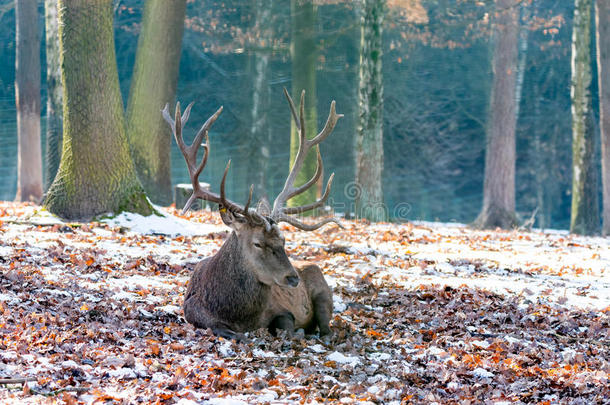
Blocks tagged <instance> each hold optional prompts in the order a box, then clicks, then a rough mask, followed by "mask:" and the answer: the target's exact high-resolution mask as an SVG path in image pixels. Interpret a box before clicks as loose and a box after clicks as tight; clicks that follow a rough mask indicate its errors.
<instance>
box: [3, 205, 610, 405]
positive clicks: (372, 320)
mask: <svg viewBox="0 0 610 405" xmlns="http://www.w3.org/2000/svg"><path fill="white" fill-rule="evenodd" d="M159 210H160V211H162V212H163V216H161V217H158V216H153V217H142V216H137V215H133V214H124V215H122V216H119V217H117V218H114V219H112V220H104V221H103V222H96V223H89V224H71V223H65V222H63V221H60V220H58V219H57V218H54V217H52V216H50V214H48V213H45V212H44V211H40V209H39V208H37V207H34V206H31V205H22V204H13V203H0V235H1V236H0V379H1V378H9V377H35V378H36V380H35V381H31V382H28V383H27V388H26V389H23V387H22V385H20V384H17V385H0V402H15V401H19V402H23V403H46V402H47V401H49V400H48V399H47V396H49V395H50V396H51V398H60V399H61V400H63V401H65V402H69V401H70V400H71V398H72V400H78V401H80V402H82V403H94V402H96V401H97V402H100V401H101V402H126V403H133V402H154V401H157V400H162V401H165V402H166V403H179V404H196V403H210V404H242V403H260V402H267V403H291V402H299V401H303V400H304V401H305V402H307V403H322V402H328V401H340V402H342V403H352V402H357V403H360V402H364V403H399V402H401V401H403V402H407V403H433V402H439V403H444V402H447V403H459V402H464V401H470V402H471V403H483V402H485V403H530V402H540V403H543V402H544V401H548V403H575V404H576V403H602V402H603V401H604V400H607V399H608V398H609V397H610V388H609V387H610V383H609V377H610V363H609V361H610V360H609V359H610V343H609V338H608V336H609V333H610V326H609V319H608V318H609V317H608V314H609V312H610V279H609V277H610V274H609V273H610V271H609V269H610V249H609V247H610V246H609V241H608V239H604V238H599V237H577V236H572V235H568V234H567V233H565V232H548V231H546V232H540V231H534V232H517V231H474V230H471V229H468V228H467V227H465V226H464V225H460V224H438V223H411V224H401V225H398V224H378V225H366V224H363V223H357V222H349V221H348V222H346V224H345V225H346V229H345V230H341V229H338V228H336V227H334V226H328V227H325V228H323V229H321V230H319V231H317V232H310V233H307V232H299V231H295V230H294V229H293V228H290V227H288V226H285V227H284V229H285V234H286V237H287V240H288V243H287V251H288V253H289V255H290V256H291V258H292V259H294V260H298V261H310V262H315V263H317V264H319V265H320V266H321V267H322V268H323V271H324V273H325V277H326V278H327V281H328V283H329V285H331V286H332V287H333V290H334V297H333V300H334V319H333V321H332V324H331V327H332V328H333V331H334V336H333V338H332V340H331V341H330V342H327V341H323V340H320V339H317V338H316V337H315V336H312V337H304V338H299V337H297V338H295V339H292V340H289V339H286V338H283V337H280V338H273V337H271V336H270V335H269V334H268V333H267V332H265V331H257V332H251V333H249V334H248V338H249V342H247V343H246V344H243V343H240V344H237V343H235V342H229V341H226V340H224V339H222V338H216V337H214V336H212V335H210V334H209V333H207V332H206V331H201V330H194V329H193V328H192V327H191V326H190V325H188V324H186V323H185V321H184V319H183V318H182V310H181V305H182V300H183V296H184V292H185V287H186V285H187V283H188V279H189V277H190V274H191V271H192V269H193V268H194V265H195V264H196V263H197V262H198V261H199V260H200V259H201V258H203V257H206V256H208V255H210V254H213V253H214V252H215V251H217V250H218V248H219V247H220V246H221V245H222V243H223V241H224V238H226V235H227V233H226V229H227V228H226V227H224V226H222V225H221V224H220V222H219V220H218V218H217V217H216V214H214V213H210V212H202V213H189V214H187V216H186V217H184V216H183V217H177V216H175V214H176V212H175V211H174V210H166V209H161V208H159ZM297 336H300V335H298V334H297ZM76 389H79V390H80V391H74V390H76ZM61 390H67V391H65V392H64V391H61ZM600 401H601V402H600Z"/></svg>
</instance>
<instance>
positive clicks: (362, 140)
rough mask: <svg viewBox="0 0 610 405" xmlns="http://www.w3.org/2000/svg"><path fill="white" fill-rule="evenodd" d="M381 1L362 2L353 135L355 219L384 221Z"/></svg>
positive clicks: (385, 218) (386, 215)
mask: <svg viewBox="0 0 610 405" xmlns="http://www.w3.org/2000/svg"><path fill="white" fill-rule="evenodd" d="M384 3H385V0H364V1H363V3H362V7H363V9H362V20H361V31H360V32H361V33H360V80H359V86H358V127H357V133H356V184H357V186H358V189H357V193H356V215H357V216H358V217H362V218H367V219H369V220H371V221H385V220H387V218H388V212H387V208H386V207H385V205H384V204H383V72H382V52H383V43H382V35H383V19H384V13H385V11H384Z"/></svg>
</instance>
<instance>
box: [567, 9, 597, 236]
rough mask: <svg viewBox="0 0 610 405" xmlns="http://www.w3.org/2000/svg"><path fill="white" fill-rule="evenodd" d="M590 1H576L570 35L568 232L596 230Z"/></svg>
mask: <svg viewBox="0 0 610 405" xmlns="http://www.w3.org/2000/svg"><path fill="white" fill-rule="evenodd" d="M591 8H592V0H575V9H574V23H573V24H574V25H573V30H574V31H573V34H572V90H571V94H572V215H571V219H570V232H573V233H578V234H583V235H590V234H593V233H595V232H596V231H597V230H598V227H599V217H598V215H599V214H598V207H597V178H596V175H595V164H594V144H595V142H594V139H593V137H594V131H593V116H592V101H591V83H592V73H591Z"/></svg>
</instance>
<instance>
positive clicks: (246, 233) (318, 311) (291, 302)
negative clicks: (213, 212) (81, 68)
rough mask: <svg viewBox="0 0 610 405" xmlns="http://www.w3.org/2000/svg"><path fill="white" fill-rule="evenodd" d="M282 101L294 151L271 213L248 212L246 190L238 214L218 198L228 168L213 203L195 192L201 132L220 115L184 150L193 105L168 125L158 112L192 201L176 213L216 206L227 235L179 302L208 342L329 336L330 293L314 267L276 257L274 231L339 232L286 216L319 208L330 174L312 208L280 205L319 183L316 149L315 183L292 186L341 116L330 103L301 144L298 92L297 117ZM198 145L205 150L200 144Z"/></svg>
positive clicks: (279, 238) (279, 242)
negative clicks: (294, 135)
mask: <svg viewBox="0 0 610 405" xmlns="http://www.w3.org/2000/svg"><path fill="white" fill-rule="evenodd" d="M284 94H285V95H286V98H287V99H288V104H289V106H290V110H291V112H292V117H293V118H294V120H295V122H296V125H297V128H298V130H299V139H300V145H299V149H298V152H297V155H296V158H295V161H294V164H293V166H292V169H291V170H290V173H289V175H288V178H287V179H286V183H285V185H284V188H283V190H282V191H281V192H280V194H279V195H278V196H277V198H276V199H275V201H274V203H273V208H271V207H269V204H264V203H259V205H258V208H257V209H252V208H250V202H251V201H252V187H251V188H250V195H249V196H248V201H247V202H246V205H245V206H243V207H242V206H241V205H239V204H237V203H234V202H232V201H230V200H228V199H227V198H226V196H225V180H226V177H227V172H228V170H229V166H230V164H231V162H230V161H229V164H227V167H226V169H225V171H224V175H223V177H222V181H221V183H220V195H218V194H215V193H212V192H210V191H207V190H204V189H203V188H201V187H200V185H199V175H200V174H201V172H202V170H203V168H204V166H205V164H206V161H207V159H208V155H209V153H210V146H209V138H208V130H209V129H210V127H211V125H212V124H213V123H214V121H216V119H217V118H218V116H219V115H220V113H221V111H222V107H220V108H219V109H218V111H216V113H215V114H214V115H212V116H211V117H210V118H209V119H208V120H207V121H206V122H205V124H203V126H202V127H201V129H200V130H199V132H198V133H197V135H196V136H195V140H194V141H193V143H192V144H191V145H190V146H187V145H186V144H185V143H184V140H183V139H182V127H183V126H184V124H185V123H186V121H187V120H188V117H189V113H190V110H191V107H192V105H193V104H192V103H191V104H190V105H189V106H188V107H187V108H186V110H185V111H184V114H183V115H181V114H180V104H179V103H177V104H176V114H175V120H174V119H172V118H171V116H170V114H169V110H168V106H167V105H166V106H165V109H164V110H163V117H164V118H165V120H166V121H167V122H168V123H169V125H170V127H171V129H172V132H173V133H174V137H175V138H176V142H177V143H178V147H179V148H180V150H181V151H182V154H183V155H184V158H185V160H186V164H187V167H188V171H189V174H190V177H191V182H192V185H193V194H192V195H191V197H190V198H189V200H188V201H187V203H186V205H185V207H184V210H183V212H184V211H186V210H187V209H188V208H189V207H190V205H191V204H192V203H193V201H195V199H196V198H201V199H203V200H206V201H210V202H213V203H216V204H218V205H219V209H220V216H221V218H222V221H223V222H224V223H225V224H226V225H227V226H229V227H231V228H232V229H233V232H232V233H231V235H230V236H229V238H228V239H227V240H226V241H225V243H224V244H223V245H222V247H221V248H220V250H219V251H218V252H217V253H216V254H215V255H214V256H212V257H208V258H206V259H204V260H202V261H201V262H200V263H199V264H198V265H197V266H196V267H195V270H194V272H193V275H192V277H191V280H190V283H189V286H188V289H187V292H186V296H185V298H184V316H185V318H186V320H187V321H188V322H190V323H192V324H193V325H194V326H195V327H198V328H210V329H211V330H212V331H213V332H214V334H216V335H218V336H222V337H225V338H228V339H232V338H235V339H239V340H241V339H243V334H242V333H243V332H247V331H251V330H255V329H259V328H268V329H269V331H270V332H271V333H273V334H274V335H275V334H276V332H277V330H278V329H283V330H286V331H288V334H289V335H292V333H293V332H294V330H295V329H299V328H303V329H305V332H306V333H314V332H315V330H316V329H319V331H320V335H328V334H330V333H331V330H330V327H329V322H330V318H331V314H332V303H333V300H332V292H331V290H330V288H329V287H328V284H327V283H326V281H325V280H324V276H323V275H322V272H321V271H320V268H319V267H318V266H316V265H311V264H310V265H307V266H304V267H302V268H299V269H295V268H294V267H293V266H292V264H291V263H290V260H288V256H287V255H286V251H285V250H284V243H285V241H284V236H283V235H282V232H281V231H280V229H279V227H278V224H279V223H280V222H286V223H289V224H290V225H292V226H294V227H296V228H298V229H302V230H305V231H312V230H315V229H318V228H320V227H321V226H323V225H325V224H327V223H329V222H335V223H337V224H339V222H338V221H336V220H335V219H333V218H328V219H325V220H323V221H321V222H319V223H316V224H306V223H303V222H301V221H300V220H298V219H297V218H295V217H294V216H292V215H295V214H300V213H303V212H306V211H309V210H312V209H315V208H317V207H320V206H322V205H323V204H324V202H325V201H326V199H327V198H328V195H329V193H330V187H331V184H332V180H333V177H334V174H333V175H331V176H330V178H329V180H328V183H327V185H326V190H325V191H324V195H322V197H321V198H320V199H319V200H318V201H316V202H314V203H311V204H308V205H304V206H300V207H286V206H285V204H286V201H287V200H289V199H290V198H292V197H294V196H296V195H298V194H301V193H302V192H304V191H305V190H307V189H308V188H310V187H311V186H313V185H314V184H316V182H317V181H318V180H319V178H320V176H321V175H322V170H323V169H322V158H321V156H320V152H319V148H316V149H317V158H318V166H317V169H316V173H315V175H314V176H313V177H312V178H311V179H310V180H309V181H308V182H307V183H305V184H303V185H302V186H299V187H295V186H294V182H295V179H296V176H297V173H298V172H299V171H300V170H301V167H302V166H303V162H304V161H305V157H306V155H307V153H308V152H309V151H310V150H311V149H312V148H313V147H314V146H316V145H318V144H319V143H320V142H322V141H323V140H324V139H325V138H326V137H327V136H329V135H330V133H331V132H332V131H333V129H334V127H335V125H336V123H337V120H338V119H339V118H341V117H342V116H343V115H342V114H337V113H336V112H335V102H334V101H333V102H332V103H331V105H330V114H329V116H328V120H327V121H326V125H325V126H324V129H322V131H321V132H320V133H319V134H318V135H317V136H316V137H314V138H312V139H307V138H306V137H305V119H304V106H303V103H304V95H305V92H304V91H303V92H302V93H301V105H300V111H299V115H298V116H297V112H296V109H295V105H294V103H293V101H292V99H291V98H290V96H289V95H288V92H287V91H286V89H284ZM204 139H205V143H203V144H202V143H201V142H202V141H203V140H204ZM200 144H202V146H203V149H204V154H203V158H202V160H201V162H199V163H198V162H197V149H198V148H199V145H200ZM339 225H340V224H339Z"/></svg>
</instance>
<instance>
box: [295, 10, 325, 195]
mask: <svg viewBox="0 0 610 405" xmlns="http://www.w3.org/2000/svg"><path fill="white" fill-rule="evenodd" d="M290 11H291V18H292V24H291V25H292V40H291V44H290V54H291V58H292V98H293V100H294V101H295V103H298V100H300V98H301V91H302V90H305V128H306V131H305V132H306V136H307V138H313V137H314V136H316V133H317V130H318V116H317V112H316V111H317V99H316V61H317V58H318V52H317V47H316V14H317V13H316V6H315V5H314V2H313V1H312V0H291V1H290ZM290 128H291V129H290V165H291V166H292V162H294V159H295V158H296V155H297V151H298V149H299V135H298V132H297V128H296V125H295V123H294V122H292V124H291V127H290ZM316 148H317V146H316ZM316 148H313V149H312V150H311V151H310V152H309V155H308V156H307V159H305V163H304V164H303V168H302V170H301V172H300V173H299V174H298V176H297V178H296V181H295V186H299V185H301V184H303V183H305V182H307V180H309V179H310V178H311V177H313V175H314V174H315V171H316V155H315V154H316V153H317V152H316V150H317V149H316ZM316 193H317V190H316V188H315V187H311V188H310V189H309V190H307V191H305V192H304V193H302V194H299V195H298V196H296V197H294V198H292V199H291V200H289V201H288V204H289V205H291V206H299V205H303V204H307V203H311V202H312V201H314V200H315V198H316Z"/></svg>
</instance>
